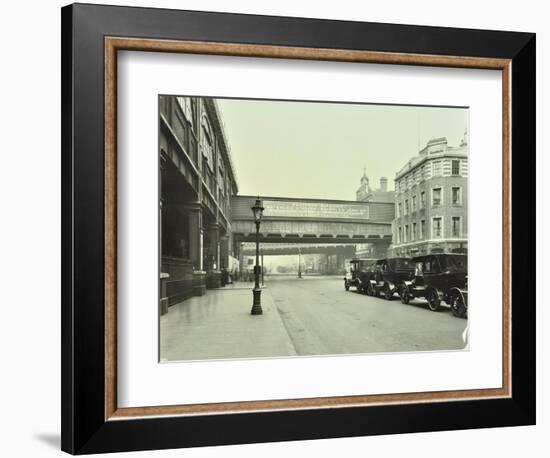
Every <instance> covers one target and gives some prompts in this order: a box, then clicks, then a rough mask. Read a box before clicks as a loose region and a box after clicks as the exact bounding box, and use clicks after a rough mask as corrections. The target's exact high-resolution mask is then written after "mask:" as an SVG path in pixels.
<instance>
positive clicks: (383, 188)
mask: <svg viewBox="0 0 550 458" xmlns="http://www.w3.org/2000/svg"><path fill="white" fill-rule="evenodd" d="M387 190H388V179H387V178H386V177H382V178H380V191H383V192H386V191H387Z"/></svg>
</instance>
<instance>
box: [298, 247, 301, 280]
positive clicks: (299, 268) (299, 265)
mask: <svg viewBox="0 0 550 458" xmlns="http://www.w3.org/2000/svg"><path fill="white" fill-rule="evenodd" d="M298 278H302V250H301V249H300V248H298Z"/></svg>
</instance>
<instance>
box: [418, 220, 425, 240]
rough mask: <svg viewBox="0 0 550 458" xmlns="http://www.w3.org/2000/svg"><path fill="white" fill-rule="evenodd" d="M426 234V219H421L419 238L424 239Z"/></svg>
mask: <svg viewBox="0 0 550 458" xmlns="http://www.w3.org/2000/svg"><path fill="white" fill-rule="evenodd" d="M425 236H426V220H424V219H423V220H421V221H420V234H419V238H420V239H423V238H424V237H425Z"/></svg>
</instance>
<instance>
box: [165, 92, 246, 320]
mask: <svg viewBox="0 0 550 458" xmlns="http://www.w3.org/2000/svg"><path fill="white" fill-rule="evenodd" d="M159 149H160V151H159V155H160V156H159V157H160V161H159V168H160V170H159V176H160V192H159V195H160V206H159V208H160V215H159V232H160V241H159V242H160V253H161V256H160V277H161V308H162V309H163V311H166V308H167V306H168V305H172V304H174V303H177V302H179V301H181V300H184V299H186V298H188V297H190V296H194V295H202V294H204V293H205V290H206V288H216V287H219V286H220V282H221V270H222V269H223V268H226V267H228V264H229V258H230V257H231V256H232V255H233V249H232V239H231V196H232V195H235V194H237V191H238V188H237V182H236V179H235V174H234V169H233V166H232V163H231V155H230V151H229V146H228V143H227V140H226V138H225V135H224V129H223V122H222V119H221V117H220V111H219V109H218V106H217V104H216V101H215V99H210V98H203V97H179V96H165V95H162V96H159Z"/></svg>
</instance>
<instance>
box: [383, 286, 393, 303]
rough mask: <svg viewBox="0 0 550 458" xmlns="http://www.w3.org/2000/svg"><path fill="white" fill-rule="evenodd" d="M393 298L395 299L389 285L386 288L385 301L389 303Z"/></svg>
mask: <svg viewBox="0 0 550 458" xmlns="http://www.w3.org/2000/svg"><path fill="white" fill-rule="evenodd" d="M392 297H393V292H392V290H391V289H390V287H389V285H387V284H386V285H385V286H384V299H386V300H387V301H391V299H392Z"/></svg>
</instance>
